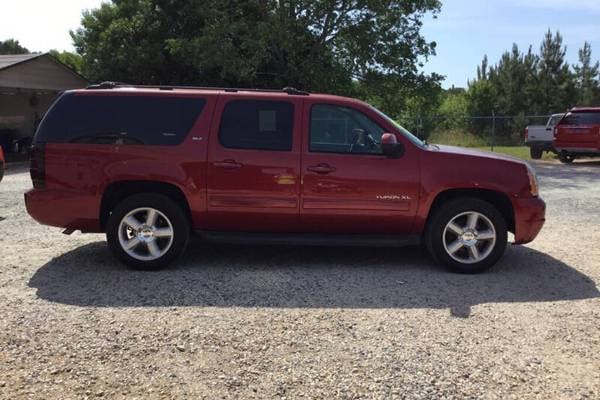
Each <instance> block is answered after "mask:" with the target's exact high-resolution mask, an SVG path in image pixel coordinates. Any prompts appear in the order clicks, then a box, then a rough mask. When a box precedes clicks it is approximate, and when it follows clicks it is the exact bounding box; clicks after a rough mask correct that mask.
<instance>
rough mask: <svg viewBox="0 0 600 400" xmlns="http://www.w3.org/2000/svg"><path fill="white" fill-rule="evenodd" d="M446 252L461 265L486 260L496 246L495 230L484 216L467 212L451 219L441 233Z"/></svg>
mask: <svg viewBox="0 0 600 400" xmlns="http://www.w3.org/2000/svg"><path fill="white" fill-rule="evenodd" d="M443 242H444V248H445V249H446V252H447V253H448V255H449V256H450V257H452V259H454V260H455V261H458V262H459V263H461V264H475V263H478V262H480V261H482V260H484V259H485V258H487V257H488V256H489V255H490V253H491V252H492V250H494V245H495V244H496V229H495V228H494V224H492V222H491V221H490V220H489V218H487V217H486V216H485V215H483V214H480V213H478V212H475V211H468V212H464V213H462V214H459V215H457V216H456V217H454V218H452V219H451V220H450V222H449V223H448V225H446V228H445V229H444V233H443Z"/></svg>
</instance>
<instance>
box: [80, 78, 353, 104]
mask: <svg viewBox="0 0 600 400" xmlns="http://www.w3.org/2000/svg"><path fill="white" fill-rule="evenodd" d="M75 92H88V93H90V92H99V93H103V94H108V93H113V94H116V93H128V94H131V93H138V94H148V93H152V94H158V93H160V94H164V95H168V94H175V93H179V94H182V93H186V94H194V95H203V96H207V95H208V96H210V95H214V94H217V95H219V94H227V95H230V96H237V95H239V96H244V97H256V98H282V97H286V98H290V97H310V98H313V99H315V100H322V101H343V102H351V103H363V102H362V101H360V100H357V99H353V98H349V97H342V96H336V95H331V94H324V93H312V92H304V91H301V90H298V89H295V88H292V87H285V88H283V89H281V90H275V89H250V88H222V87H200V86H161V85H130V84H126V83H117V82H103V83H100V84H97V85H90V86H88V87H87V88H86V89H76V90H75Z"/></svg>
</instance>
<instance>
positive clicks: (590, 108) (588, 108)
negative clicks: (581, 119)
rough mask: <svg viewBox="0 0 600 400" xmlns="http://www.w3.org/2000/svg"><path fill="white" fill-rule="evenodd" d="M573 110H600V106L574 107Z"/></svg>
mask: <svg viewBox="0 0 600 400" xmlns="http://www.w3.org/2000/svg"><path fill="white" fill-rule="evenodd" d="M571 112H600V107H574V108H573V109H571Z"/></svg>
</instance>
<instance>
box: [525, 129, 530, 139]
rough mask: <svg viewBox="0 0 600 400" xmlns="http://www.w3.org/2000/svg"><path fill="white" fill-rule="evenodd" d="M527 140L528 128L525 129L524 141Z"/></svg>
mask: <svg viewBox="0 0 600 400" xmlns="http://www.w3.org/2000/svg"><path fill="white" fill-rule="evenodd" d="M528 138H529V128H525V140H527V139H528Z"/></svg>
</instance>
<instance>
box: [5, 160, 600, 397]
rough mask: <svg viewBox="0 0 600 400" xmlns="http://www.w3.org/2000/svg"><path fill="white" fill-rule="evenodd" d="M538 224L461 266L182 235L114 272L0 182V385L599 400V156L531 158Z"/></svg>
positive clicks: (75, 392)
mask: <svg viewBox="0 0 600 400" xmlns="http://www.w3.org/2000/svg"><path fill="white" fill-rule="evenodd" d="M535 165H536V168H537V169H538V172H539V174H540V177H541V184H542V190H541V191H542V195H543V197H544V198H545V199H546V200H547V202H548V222H547V225H546V226H545V228H544V230H543V231H542V233H541V235H540V236H539V238H538V240H537V241H535V242H534V243H532V244H531V245H529V246H524V247H512V248H510V249H509V251H508V253H507V255H506V257H505V258H504V259H503V261H502V262H501V263H500V264H499V265H497V266H496V267H495V268H494V269H492V270H491V271H490V272H489V273H487V274H484V275H479V276H460V275H453V274H449V273H447V272H445V271H443V270H441V269H440V268H438V267H436V266H434V265H432V263H431V262H430V261H429V259H428V258H427V257H425V256H424V255H423V254H422V253H421V252H420V250H419V249H414V248H408V249H406V250H404V251H398V250H392V249H387V250H381V249H368V248H367V249H340V248H325V249H321V248H319V249H315V248H310V247H296V248H294V247H236V248H235V251H232V249H231V248H230V247H228V246H205V245H202V244H198V243H194V244H193V245H192V246H190V250H189V251H188V254H187V255H186V256H185V257H184V259H183V260H182V261H181V262H180V263H179V265H178V267H177V268H176V269H172V270H168V271H161V272H156V273H147V272H146V273H144V272H135V271H130V270H127V269H125V268H123V267H122V266H120V265H118V264H117V263H115V261H114V260H113V259H112V257H111V255H110V253H109V251H108V249H107V246H106V244H105V242H104V237H103V236H101V235H81V234H78V233H76V234H73V235H72V236H64V235H61V234H60V231H59V230H58V229H56V228H50V227H44V226H40V225H38V224H36V223H35V222H34V221H33V220H31V219H30V217H29V216H28V215H27V213H26V211H25V208H24V204H23V200H22V193H23V192H24V191H25V190H27V189H28V188H29V186H30V181H29V177H28V175H27V173H26V172H25V171H24V170H23V169H20V170H19V169H16V170H13V171H11V172H9V173H8V175H7V176H6V177H5V180H4V181H3V182H2V183H1V184H0V219H4V220H2V221H1V222H0V398H7V399H9V398H10V399H18V398H39V399H51V398H61V399H66V398H86V397H89V398H99V397H105V398H140V399H152V398H206V399H215V398H288V399H295V398H326V399H331V398H347V399H359V398H365V399H366V398H369V399H370V398H374V399H380V398H381V399H387V398H410V399H438V398H444V399H464V398H482V399H511V398H514V399H553V398H560V399H562V398H564V399H598V398H600V333H599V330H598V328H599V327H600V292H599V285H600V246H598V243H600V230H599V229H598V227H599V226H600V213H598V206H599V205H600V163H599V162H577V163H575V164H574V165H570V166H563V165H560V164H556V163H551V162H543V163H537V164H535Z"/></svg>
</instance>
